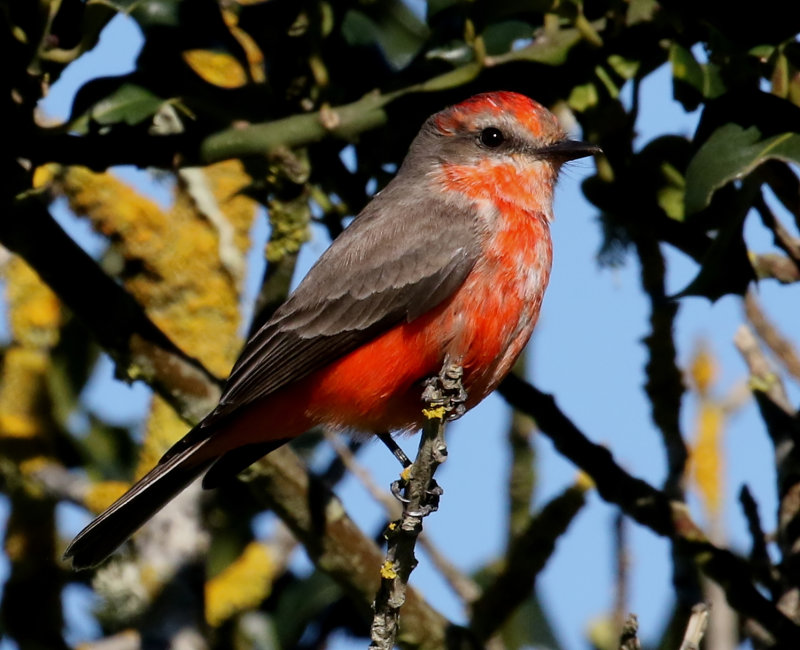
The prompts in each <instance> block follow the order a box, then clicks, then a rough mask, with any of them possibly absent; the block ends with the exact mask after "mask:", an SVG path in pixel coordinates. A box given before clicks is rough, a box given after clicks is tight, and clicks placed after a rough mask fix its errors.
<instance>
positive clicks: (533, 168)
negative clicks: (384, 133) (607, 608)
mask: <svg viewBox="0 0 800 650" xmlns="http://www.w3.org/2000/svg"><path fill="white" fill-rule="evenodd" d="M599 152H600V148H599V147H598V146H596V145H593V144H588V143H585V142H580V141H577V140H571V139H569V138H568V137H567V135H566V133H565V132H564V130H563V129H562V128H561V126H560V125H559V123H558V120H557V119H556V117H555V116H554V115H553V114H552V113H551V112H550V111H548V110H547V109H546V108H544V107H543V106H542V105H541V104H539V103H537V102H535V101H533V100H532V99H530V98H528V97H526V96H525V95H520V94H518V93H514V92H507V91H500V92H491V93H483V94H480V95H475V96H473V97H470V98H469V99H467V100H465V101H463V102H461V103H459V104H456V105H454V106H451V107H449V108H446V109H445V110H443V111H440V112H439V113H436V114H435V115H433V116H431V117H430V118H429V119H428V121H427V122H426V123H425V125H424V126H423V128H422V130H421V131H420V134H419V135H418V136H417V138H416V140H415V141H414V143H413V144H412V147H411V151H410V152H409V153H410V155H409V158H410V159H411V160H413V161H414V164H415V165H417V166H419V167H424V168H426V172H427V174H428V175H429V176H432V177H434V178H435V179H436V181H437V182H439V183H441V184H442V185H443V186H444V187H445V188H447V189H450V190H456V191H457V192H459V193H461V194H462V195H466V197H468V198H470V199H472V200H486V199H489V200H492V201H495V202H498V201H508V202H510V203H514V204H516V205H519V206H520V207H530V208H531V209H537V210H540V211H544V212H545V213H546V214H547V215H548V217H549V213H550V209H549V206H550V203H551V200H552V190H553V186H554V185H555V181H556V178H557V176H558V171H559V169H560V168H561V165H563V164H564V163H565V162H568V161H570V160H575V159H576V158H583V157H584V156H591V155H593V154H596V153H599ZM423 161H424V162H423Z"/></svg>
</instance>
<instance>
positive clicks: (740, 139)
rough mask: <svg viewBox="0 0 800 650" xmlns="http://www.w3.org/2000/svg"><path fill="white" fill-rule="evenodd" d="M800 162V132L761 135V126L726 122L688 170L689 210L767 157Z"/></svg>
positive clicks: (704, 204) (703, 205) (700, 206)
mask: <svg viewBox="0 0 800 650" xmlns="http://www.w3.org/2000/svg"><path fill="white" fill-rule="evenodd" d="M772 158H776V159H778V160H782V161H784V162H795V163H800V133H791V132H790V133H780V134H778V135H774V136H772V137H769V138H765V139H762V137H761V131H760V130H759V129H758V127H755V126H751V127H749V128H744V127H742V126H740V125H738V124H733V123H730V124H725V125H724V126H721V127H719V128H718V129H717V130H716V131H714V132H713V133H712V134H711V136H710V137H709V138H708V140H706V142H705V143H704V144H703V146H702V147H700V149H699V150H698V152H697V153H696V154H695V156H694V158H692V160H691V162H690V163H689V167H688V169H687V170H686V214H687V215H691V214H695V213H697V212H700V211H701V210H703V209H704V208H706V207H707V206H708V204H709V203H710V202H711V197H712V196H713V194H714V192H715V191H716V190H718V189H719V188H720V187H722V186H723V185H726V184H727V183H730V182H731V181H734V180H738V179H741V178H744V177H745V176H747V175H748V174H749V173H750V172H751V171H753V170H754V169H755V168H756V167H758V166H759V165H760V164H761V163H763V162H764V161H766V160H769V159H772Z"/></svg>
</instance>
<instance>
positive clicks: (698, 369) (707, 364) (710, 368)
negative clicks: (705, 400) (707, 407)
mask: <svg viewBox="0 0 800 650" xmlns="http://www.w3.org/2000/svg"><path fill="white" fill-rule="evenodd" d="M689 374H690V376H691V378H692V383H693V384H694V386H695V388H696V390H697V392H698V393H699V394H700V395H701V396H704V395H707V394H708V391H709V388H710V387H711V385H712V384H713V383H714V381H715V380H716V378H717V362H716V360H715V359H714V357H713V355H712V354H711V352H710V350H709V349H708V348H707V346H705V345H700V346H699V347H698V349H697V351H696V352H695V354H694V358H693V359H692V362H691V365H690V367H689Z"/></svg>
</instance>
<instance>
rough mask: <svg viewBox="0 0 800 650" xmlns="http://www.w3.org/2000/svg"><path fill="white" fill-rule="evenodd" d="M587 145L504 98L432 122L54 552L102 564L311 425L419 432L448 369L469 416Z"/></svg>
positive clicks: (526, 316)
mask: <svg viewBox="0 0 800 650" xmlns="http://www.w3.org/2000/svg"><path fill="white" fill-rule="evenodd" d="M598 151H599V149H598V148H597V147H596V146H594V145H590V144H585V143H583V142H576V141H573V140H569V139H567V138H566V135H565V133H564V131H563V130H562V129H561V127H560V126H559V124H558V122H557V120H556V118H555V117H554V116H553V115H552V114H551V113H550V112H549V111H547V110H546V109H545V108H543V107H542V106H541V105H540V104H537V103H536V102H534V101H533V100H531V99H529V98H527V97H525V96H523V95H519V94H516V93H511V92H495V93H486V94H482V95H476V96H475V97H472V98H470V99H468V100H466V101H464V102H462V103H460V104H457V105H456V106H452V107H450V108H447V109H445V110H443V111H441V112H439V113H436V114H435V115H433V116H432V117H430V118H429V119H428V120H427V121H426V122H425V124H424V125H423V127H422V129H421V131H420V132H419V134H418V135H417V137H416V138H415V139H414V141H413V142H412V143H411V148H410V149H409V152H408V155H407V156H406V159H405V161H404V162H403V165H402V166H401V167H400V169H399V170H398V172H397V176H396V177H395V178H394V179H393V180H392V181H391V182H390V183H389V184H388V185H387V186H386V188H385V189H384V190H383V191H381V192H380V193H379V194H377V195H376V196H375V198H374V199H373V200H372V201H371V202H370V203H369V205H367V207H366V208H364V210H363V211H362V212H361V214H359V215H358V217H357V218H356V219H355V220H354V221H353V223H352V224H351V225H350V226H349V227H348V228H347V229H346V230H345V231H344V232H343V233H342V234H341V236H340V237H338V238H337V239H336V240H335V241H334V242H333V244H332V245H331V246H330V248H328V250H327V251H325V253H324V254H323V255H322V256H321V257H320V258H319V261H318V262H317V263H316V264H315V265H314V266H313V267H312V268H311V270H310V271H309V272H308V275H307V276H306V277H305V279H304V280H303V281H302V282H301V283H300V286H298V287H297V289H296V290H295V291H294V293H293V294H292V295H291V296H289V298H288V299H287V301H286V302H285V303H284V304H283V306H281V307H280V308H279V309H278V310H277V311H276V312H275V314H274V315H273V317H272V318H271V319H270V320H269V321H268V322H267V323H266V324H264V325H263V326H262V327H261V329H259V330H258V332H257V333H256V334H255V335H254V336H253V337H252V338H251V339H250V340H249V341H248V342H247V344H246V346H245V348H244V350H243V352H242V355H241V357H240V358H239V360H238V361H237V362H236V365H235V366H234V368H233V371H232V372H231V375H230V377H229V378H228V381H227V383H226V385H225V389H224V391H223V395H222V398H221V400H220V403H219V405H218V406H217V407H216V408H215V409H214V410H213V411H212V412H211V413H210V414H209V415H208V416H206V418H205V419H204V420H203V421H202V422H201V423H200V424H199V425H197V426H196V427H195V428H194V429H192V430H191V431H190V432H189V433H188V434H187V435H186V436H185V437H184V438H182V439H181V440H179V441H178V442H177V443H176V444H175V445H174V446H173V447H172V448H171V449H170V450H169V451H168V452H167V453H166V454H165V455H164V457H163V458H162V459H161V461H160V462H159V464H158V465H156V467H155V468H153V469H152V470H151V471H150V472H149V473H148V474H147V475H146V476H144V477H143V478H142V479H141V480H139V481H138V482H137V483H136V484H135V485H134V486H133V487H132V488H131V489H130V490H129V491H128V492H127V493H126V494H125V495H123V496H122V497H121V498H120V499H119V500H118V501H116V502H115V503H114V504H113V505H112V506H111V507H109V508H108V510H106V511H105V512H104V513H103V514H101V515H100V516H99V517H97V519H95V520H94V521H93V522H92V523H91V524H89V526H87V527H86V528H85V529H84V530H83V531H82V532H81V533H80V534H79V535H78V536H77V537H76V538H75V540H74V541H73V542H72V544H71V545H70V546H69V548H68V549H67V551H66V557H71V558H72V562H73V565H74V566H75V567H78V568H80V567H87V566H91V565H94V564H97V563H99V562H101V561H102V560H104V559H105V558H106V557H107V556H108V555H109V554H110V553H112V552H113V551H114V549H116V548H117V547H118V546H119V545H120V544H121V543H122V542H124V541H125V540H126V539H127V538H128V537H130V535H132V534H133V533H134V532H135V531H136V530H137V529H138V528H139V527H140V526H141V525H142V524H143V523H144V522H145V521H147V520H148V519H149V518H150V517H151V516H152V515H153V514H155V513H156V512H157V511H158V510H159V509H160V508H161V507H162V506H164V505H165V504H166V503H167V502H168V501H169V500H170V499H172V498H173V497H174V496H175V495H176V494H177V493H178V492H180V491H181V490H182V489H184V488H185V487H186V486H187V485H188V484H189V483H190V482H191V481H192V480H193V479H195V478H197V477H198V476H199V475H200V474H202V473H203V472H206V470H208V472H207V473H206V476H205V478H204V481H203V485H204V487H212V486H214V485H217V484H218V483H219V482H220V480H221V479H223V478H226V477H229V476H232V475H234V474H236V473H238V472H239V471H241V470H242V469H244V468H245V467H247V466H248V465H250V464H251V463H253V462H255V461H256V460H257V459H259V458H260V457H261V456H263V455H264V454H266V453H268V452H269V451H272V450H273V449H275V448H277V447H279V446H280V445H282V444H284V443H285V442H287V441H289V440H291V439H292V438H294V437H296V436H298V435H300V434H301V433H303V432H304V431H306V430H308V429H310V428H311V427H313V426H315V425H324V426H335V427H343V428H347V429H350V430H354V431H363V432H387V431H399V430H412V429H415V428H418V427H420V426H421V422H422V417H423V416H422V412H421V409H422V404H421V401H420V396H421V393H422V382H423V381H424V380H425V379H426V378H429V377H432V376H435V375H437V374H438V373H439V372H440V370H441V369H442V367H443V366H444V365H445V363H454V364H457V365H460V366H461V368H462V369H463V378H462V384H463V387H464V389H465V390H466V392H467V395H468V398H467V403H466V407H467V408H470V407H472V406H474V405H475V404H477V403H478V402H480V401H481V400H482V399H483V398H484V397H486V396H487V395H488V394H489V393H490V392H491V391H492V390H493V389H494V388H495V387H496V386H497V385H498V383H499V382H500V380H501V379H502V378H503V377H504V376H505V375H506V373H508V371H509V369H510V368H511V366H512V364H513V363H514V360H515V359H516V358H517V356H518V355H519V353H520V352H521V351H522V348H523V347H524V346H525V344H526V343H527V341H528V338H529V337H530V335H531V332H532V331H533V327H534V324H535V323H536V319H537V317H538V314H539V308H540V306H541V304H542V297H543V296H544V291H545V287H546V286H547V282H548V279H549V275H550V264H551V259H552V245H551V240H550V232H549V222H550V221H551V220H552V218H553V213H552V200H553V187H554V185H555V182H556V177H557V176H558V171H559V168H560V167H561V165H562V163H564V162H566V161H568V160H573V159H575V158H581V157H583V156H589V155H591V154H593V153H596V152H598Z"/></svg>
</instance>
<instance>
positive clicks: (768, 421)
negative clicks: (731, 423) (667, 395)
mask: <svg viewBox="0 0 800 650" xmlns="http://www.w3.org/2000/svg"><path fill="white" fill-rule="evenodd" d="M734 341H735V343H736V347H737V348H738V349H739V352H740V353H741V354H742V356H743V357H744V359H745V361H746V363H747V365H748V368H749V369H750V384H751V387H752V389H753V394H754V396H755V398H756V403H757V404H758V408H759V410H760V412H761V417H762V418H763V419H764V423H765V425H766V427H767V432H768V433H769V436H770V438H771V439H772V444H773V446H774V448H775V466H776V469H777V473H778V497H779V499H780V506H779V509H778V535H777V537H778V545H779V547H780V549H781V553H782V555H783V558H782V562H781V567H782V573H783V575H782V576H781V578H782V580H781V591H782V594H781V596H780V598H779V600H778V608H779V609H780V611H782V612H783V613H784V614H786V615H787V616H789V617H790V618H791V619H792V620H794V621H795V622H798V623H800V588H798V586H797V585H798V569H797V568H796V567H798V565H800V526H799V525H798V524H799V523H800V480H798V476H800V448H798V445H797V441H798V440H800V420H798V414H797V411H796V410H795V408H794V407H793V406H792V404H791V402H790V401H789V398H788V397H787V394H786V391H785V389H784V387H783V383H782V382H781V380H780V377H778V376H777V375H776V374H775V373H774V372H772V370H771V368H770V366H769V363H768V362H767V360H766V358H765V357H764V354H763V352H762V351H761V349H760V348H759V346H758V343H757V341H756V340H755V337H754V336H753V334H752V332H751V331H750V329H749V328H748V327H747V326H745V325H742V326H741V327H740V328H739V330H738V331H737V332H736V336H735V338H734ZM758 622H759V623H762V624H763V621H758ZM765 627H767V631H768V632H773V630H770V629H769V628H768V626H765Z"/></svg>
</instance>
